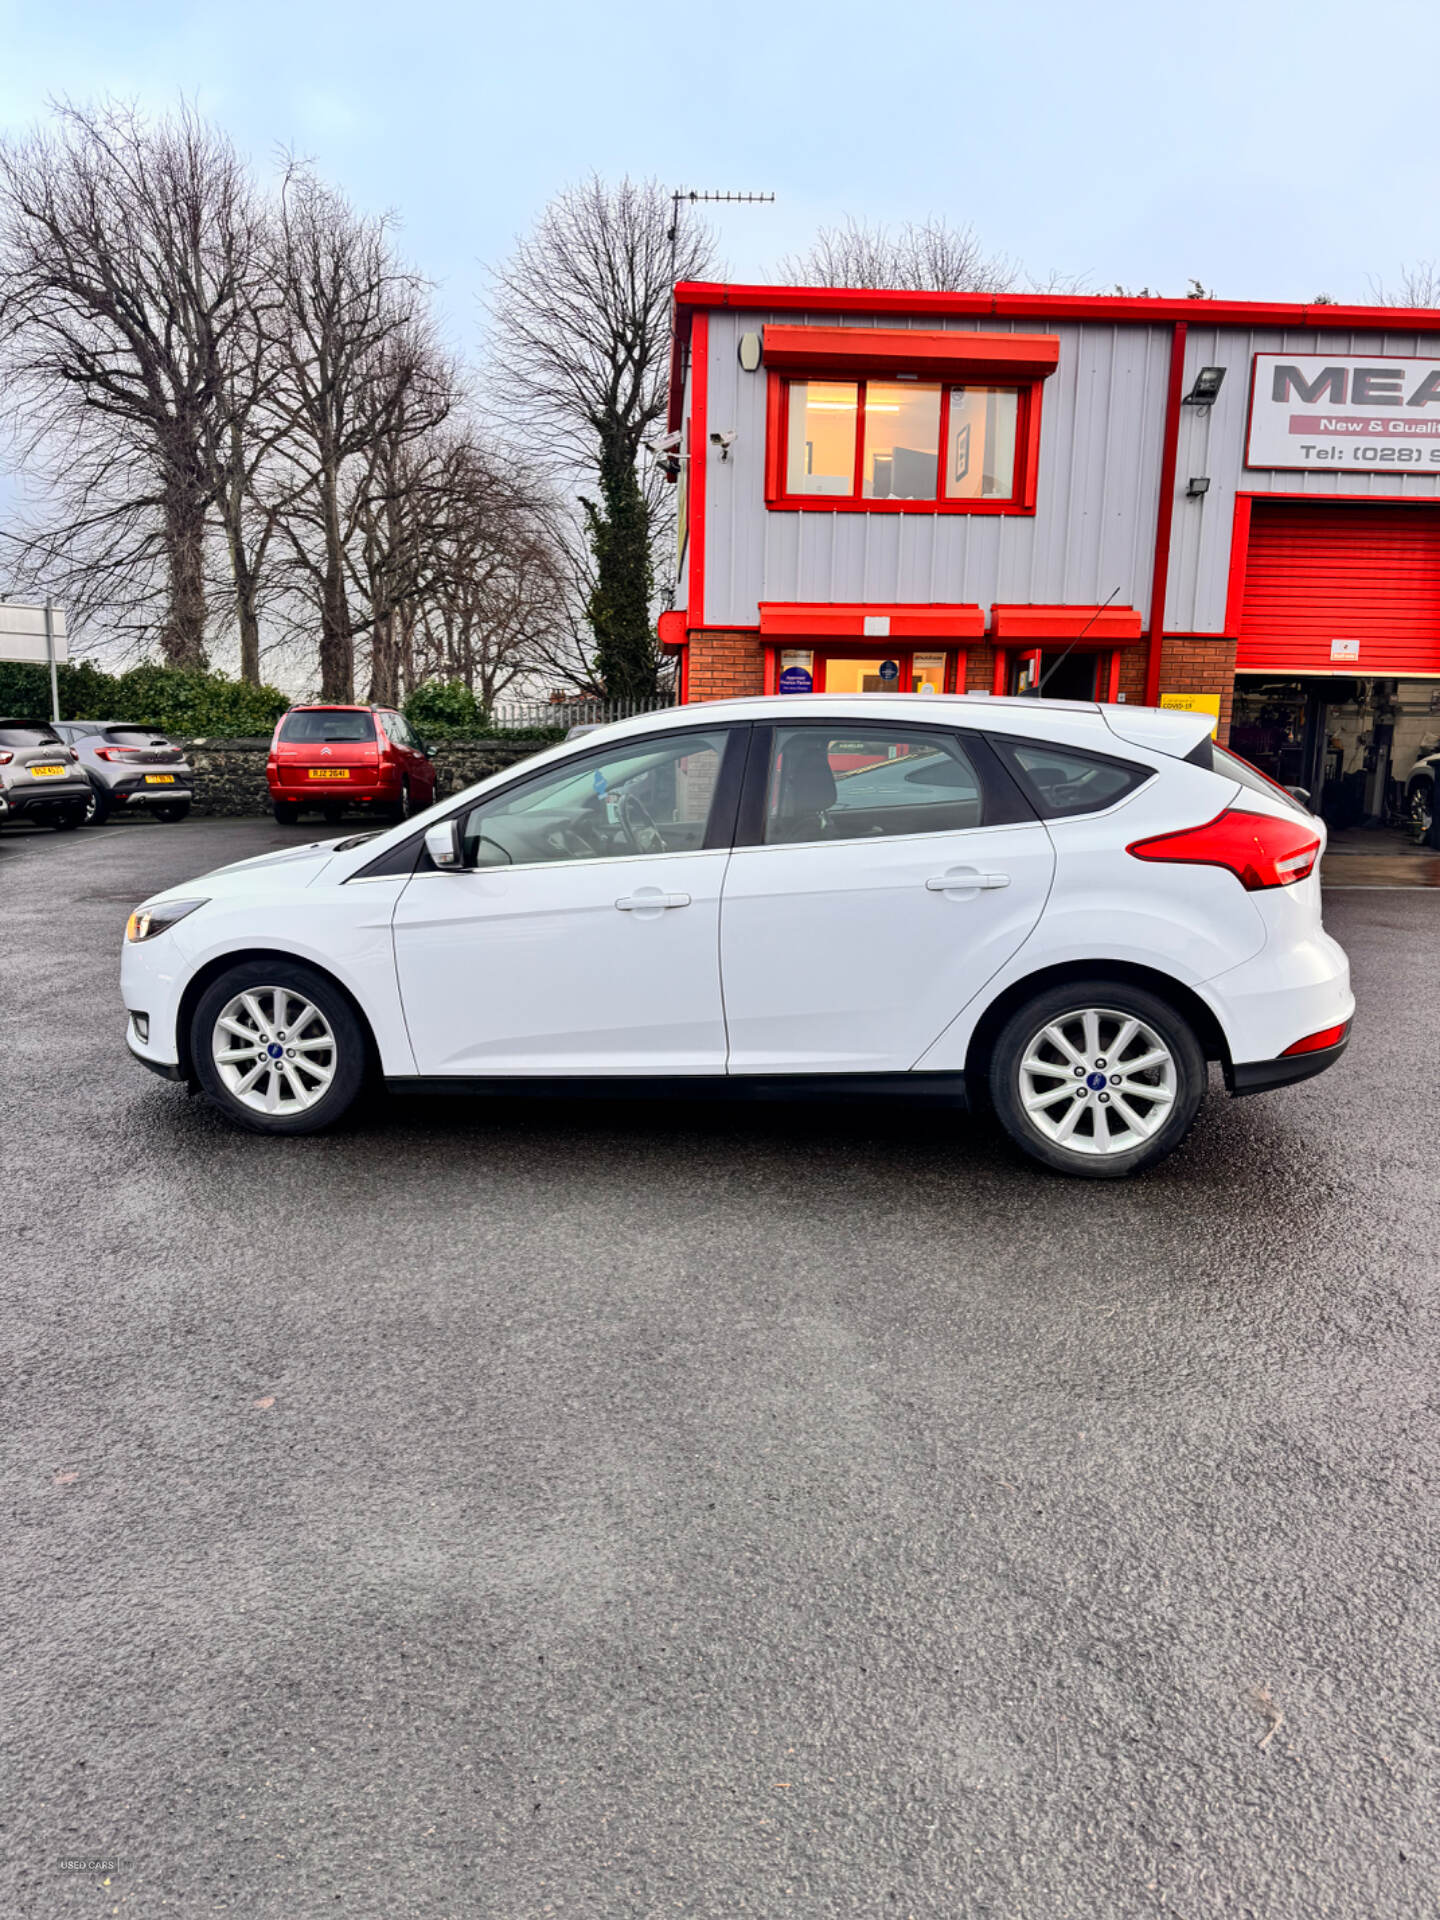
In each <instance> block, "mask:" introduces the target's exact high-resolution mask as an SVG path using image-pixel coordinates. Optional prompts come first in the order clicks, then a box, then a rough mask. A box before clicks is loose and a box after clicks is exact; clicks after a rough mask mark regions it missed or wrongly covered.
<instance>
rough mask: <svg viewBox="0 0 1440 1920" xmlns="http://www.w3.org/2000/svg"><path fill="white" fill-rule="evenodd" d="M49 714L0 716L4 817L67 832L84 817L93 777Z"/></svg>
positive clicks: (0, 815) (1, 809)
mask: <svg viewBox="0 0 1440 1920" xmlns="http://www.w3.org/2000/svg"><path fill="white" fill-rule="evenodd" d="M75 762H76V754H75V750H74V748H73V747H70V746H68V745H67V744H66V742H65V741H63V740H62V739H61V738H60V735H59V734H58V733H57V732H56V731H55V729H54V727H52V726H51V725H50V722H49V721H48V720H0V822H4V821H8V820H29V821H33V822H34V824H35V825H36V826H41V827H56V828H58V829H59V830H60V831H61V832H62V833H66V832H68V831H69V830H70V828H71V827H78V826H79V825H80V824H81V822H82V821H83V820H84V818H85V815H86V813H87V812H88V810H89V805H90V782H89V781H88V779H87V778H86V777H85V773H84V771H83V770H82V769H81V768H80V767H78V766H77V765H76V764H75Z"/></svg>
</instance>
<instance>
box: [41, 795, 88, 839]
mask: <svg viewBox="0 0 1440 1920" xmlns="http://www.w3.org/2000/svg"><path fill="white" fill-rule="evenodd" d="M88 812H89V802H88V801H85V800H77V801H76V802H75V804H74V806H73V807H61V808H60V809H59V810H58V812H56V813H54V814H52V815H51V817H50V824H51V826H52V827H54V829H55V831H56V832H57V833H73V832H74V831H75V829H76V827H83V826H84V824H85V816H86V814H87V813H88Z"/></svg>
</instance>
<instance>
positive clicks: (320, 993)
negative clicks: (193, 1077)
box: [190, 959, 366, 1133]
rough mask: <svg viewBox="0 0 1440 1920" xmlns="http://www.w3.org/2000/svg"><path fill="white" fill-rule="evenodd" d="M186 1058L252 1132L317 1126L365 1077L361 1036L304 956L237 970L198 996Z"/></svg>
mask: <svg viewBox="0 0 1440 1920" xmlns="http://www.w3.org/2000/svg"><path fill="white" fill-rule="evenodd" d="M190 1057H191V1059H192V1060H193V1061H194V1063H195V1071H196V1074H197V1075H198V1077H199V1080H200V1084H201V1086H202V1087H203V1088H204V1089H205V1092H206V1093H207V1094H208V1095H209V1096H210V1099H211V1100H212V1101H213V1103H214V1104H215V1105H216V1106H217V1107H219V1108H220V1110H221V1112H222V1113H224V1114H225V1116H226V1118H227V1119H229V1120H231V1121H233V1122H234V1124H235V1125H236V1126H239V1127H245V1128H247V1129H249V1131H251V1132H252V1133H317V1132H318V1131H319V1130H320V1129H321V1128H322V1127H328V1126H332V1125H333V1124H334V1122H335V1121H337V1120H338V1119H339V1118H340V1116H341V1115H342V1114H343V1113H344V1112H345V1111H346V1109H347V1108H348V1107H349V1106H350V1105H351V1104H352V1102H353V1101H354V1099H355V1096H356V1095H357V1094H358V1093H359V1091H360V1089H361V1087H362V1086H363V1084H364V1081H365V1069H366V1046H365V1033H364V1029H363V1028H362V1026H361V1024H360V1021H359V1019H358V1017H357V1016H356V1013H355V1010H354V1008H353V1007H352V1006H351V1004H350V1002H349V1001H348V1000H347V999H346V998H345V996H344V994H343V993H341V991H340V989H339V988H338V987H336V986H335V985H334V984H333V983H332V982H331V981H329V980H327V979H326V978H325V976H324V975H323V974H321V973H316V972H315V971H314V969H313V968H310V967H307V966H304V965H303V964H301V963H300V962H298V961H288V960H263V959H261V960H254V961H247V962H244V963H242V964H241V965H239V966H235V967H231V968H230V969H229V970H228V971H227V972H225V973H223V974H221V975H220V977H219V979H217V980H214V981H212V982H211V984H210V985H209V986H208V987H207V988H206V989H205V991H204V993H203V994H202V995H201V996H200V1002H199V1004H198V1006H197V1007H196V1009H195V1014H194V1018H193V1019H192V1021H191V1026H190Z"/></svg>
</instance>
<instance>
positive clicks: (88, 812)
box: [85, 783, 115, 827]
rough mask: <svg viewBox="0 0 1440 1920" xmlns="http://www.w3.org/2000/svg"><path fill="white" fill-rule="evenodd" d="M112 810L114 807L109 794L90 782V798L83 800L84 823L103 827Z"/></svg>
mask: <svg viewBox="0 0 1440 1920" xmlns="http://www.w3.org/2000/svg"><path fill="white" fill-rule="evenodd" d="M114 811H115V809H114V807H112V806H111V804H110V796H109V794H108V793H106V792H105V791H104V790H103V789H102V788H100V787H97V786H95V785H94V784H93V783H92V784H91V788H90V798H89V799H88V800H87V801H86V802H85V823H86V825H87V826H91V827H103V826H104V824H105V822H106V821H107V820H108V819H109V818H110V816H111V814H112V813H113V812H114Z"/></svg>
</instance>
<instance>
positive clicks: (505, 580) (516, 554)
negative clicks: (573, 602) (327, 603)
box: [407, 432, 569, 711]
mask: <svg viewBox="0 0 1440 1920" xmlns="http://www.w3.org/2000/svg"><path fill="white" fill-rule="evenodd" d="M430 502H431V506H432V509H433V514H432V519H431V528H432V533H433V537H434V547H435V554H434V571H433V574H432V577H431V580H430V582H429V588H428V591H427V593H426V595H425V598H424V601H423V603H422V604H420V605H419V606H418V607H417V608H416V610H415V614H416V617H415V618H414V620H413V623H412V625H411V627H410V631H409V633H408V636H407V638H408V642H409V660H408V672H409V676H410V680H411V684H416V683H418V682H419V681H421V680H426V679H442V680H460V681H463V682H464V684H465V685H466V686H467V687H469V688H470V690H471V691H472V693H474V695H475V696H476V699H477V700H478V701H479V703H480V705H481V706H482V707H484V708H485V709H486V710H487V711H488V710H489V709H490V708H491V707H492V706H493V705H494V704H495V701H496V700H497V699H498V698H499V697H500V696H501V694H503V693H504V692H505V691H506V690H507V689H509V688H510V687H512V686H513V685H514V684H515V683H516V682H517V681H519V680H522V679H524V678H527V677H529V676H531V675H533V674H535V673H536V672H545V673H547V674H549V675H552V676H553V675H554V674H555V672H556V671H557V669H559V668H561V667H562V665H563V664H568V662H566V661H565V650H566V644H567V641H568V637H569V624H568V610H569V595H568V578H567V572H566V567H565V564H564V558H563V554H562V552H561V550H560V548H559V546H558V544H557V541H556V538H555V523H556V519H557V515H556V511H555V503H554V502H553V501H552V500H550V499H549V498H547V497H546V496H545V495H544V494H537V492H536V489H535V485H534V482H533V479H531V478H529V477H528V476H523V475H522V476H518V477H517V476H516V475H515V474H514V473H513V472H511V471H510V470H509V469H508V468H507V465H506V462H505V460H504V457H503V455H498V454H497V453H496V452H495V451H493V450H491V449H489V448H487V447H485V446H484V445H483V444H482V443H481V442H480V441H479V439H478V438H477V437H476V436H475V435H474V434H473V433H466V432H462V433H459V434H456V435H453V436H451V437H450V439H449V441H448V443H447V444H446V445H445V447H444V448H443V457H442V459H441V461H440V462H439V464H438V468H437V474H436V485H435V487H434V489H433V491H432V493H431V495H430Z"/></svg>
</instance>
